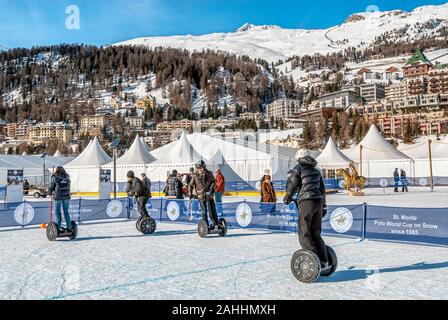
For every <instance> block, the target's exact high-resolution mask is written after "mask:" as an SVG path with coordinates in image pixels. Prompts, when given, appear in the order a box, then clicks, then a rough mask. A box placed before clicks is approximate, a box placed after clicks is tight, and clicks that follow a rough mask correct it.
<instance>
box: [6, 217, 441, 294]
mask: <svg viewBox="0 0 448 320" xmlns="http://www.w3.org/2000/svg"><path fill="white" fill-rule="evenodd" d="M325 240H326V241H327V243H328V244H329V245H331V246H332V247H333V248H334V249H335V251H336V253H337V255H338V259H339V267H338V271H337V272H336V273H335V274H334V275H333V276H331V277H329V278H321V279H320V280H319V281H318V282H317V283H314V284H303V283H300V282H298V281H297V280H296V279H295V278H294V277H293V275H292V274H291V271H290V259H291V256H292V254H293V252H294V251H296V250H298V248H299V244H298V240H297V236H296V235H295V234H292V233H281V232H272V231H263V230H243V229H232V230H229V233H228V236H227V237H225V238H219V237H210V238H208V239H201V238H199V236H198V235H197V232H196V226H195V225H186V224H167V223H160V224H159V226H158V230H157V231H156V233H155V234H154V235H152V236H143V235H140V234H139V233H138V232H137V230H136V229H135V222H134V221H120V222H110V223H103V224H82V225H80V227H79V237H78V239H77V240H75V241H68V240H59V241H56V242H49V241H48V240H47V239H46V236H45V231H44V230H41V229H25V230H20V231H5V232H0V243H2V245H1V246H0V255H1V257H2V259H1V260H0V299H254V300H259V299H443V298H446V297H447V296H448V288H447V287H446V279H447V277H448V249H447V248H440V247H430V246H420V245H410V244H397V243H387V242H376V241H361V242H360V241H358V240H356V239H350V238H336V237H326V238H325Z"/></svg>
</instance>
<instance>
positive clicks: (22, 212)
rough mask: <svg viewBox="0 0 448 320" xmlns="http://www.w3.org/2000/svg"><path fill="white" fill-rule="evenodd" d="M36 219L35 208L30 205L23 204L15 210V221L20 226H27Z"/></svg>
mask: <svg viewBox="0 0 448 320" xmlns="http://www.w3.org/2000/svg"><path fill="white" fill-rule="evenodd" d="M33 218H34V208H33V206H31V205H30V204H29V203H26V202H25V203H22V204H21V205H19V206H18V207H17V208H16V209H15V210H14V219H15V220H16V221H17V223H18V224H20V225H22V226H25V225H27V224H28V223H30V222H31V220H33Z"/></svg>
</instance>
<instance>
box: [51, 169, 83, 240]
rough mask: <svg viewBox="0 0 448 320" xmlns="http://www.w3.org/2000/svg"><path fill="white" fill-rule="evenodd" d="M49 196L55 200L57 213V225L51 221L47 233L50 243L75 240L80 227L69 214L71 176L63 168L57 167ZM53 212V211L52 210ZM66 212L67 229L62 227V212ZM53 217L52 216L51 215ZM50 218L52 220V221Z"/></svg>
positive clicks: (52, 177)
mask: <svg viewBox="0 0 448 320" xmlns="http://www.w3.org/2000/svg"><path fill="white" fill-rule="evenodd" d="M48 194H50V195H52V201H53V199H54V202H55V203H54V206H55V212H56V223H55V222H53V221H50V223H49V224H48V225H47V228H46V233H47V238H48V240H50V241H54V240H56V239H57V238H65V237H67V238H69V239H70V240H73V239H75V238H76V237H77V235H78V227H77V225H76V223H75V221H72V219H71V217H70V213H69V207H70V198H71V193H70V176H69V175H68V174H67V172H66V171H65V170H64V168H63V167H57V168H56V172H55V173H54V174H53V175H52V176H51V182H50V188H49V189H48ZM51 210H52V209H51ZM61 210H62V211H63V212H64V219H65V228H64V227H62V212H61ZM50 216H51V217H52V215H50ZM51 217H50V220H51Z"/></svg>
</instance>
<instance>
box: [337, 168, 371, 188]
mask: <svg viewBox="0 0 448 320" xmlns="http://www.w3.org/2000/svg"><path fill="white" fill-rule="evenodd" d="M350 171H351V172H350ZM350 171H349V170H346V169H337V170H336V174H337V175H338V176H342V177H343V178H344V183H343V185H342V186H343V187H344V189H345V190H348V191H354V192H359V191H361V190H362V189H364V188H365V186H366V182H367V178H366V177H363V176H360V175H359V174H358V170H356V168H355V165H354V163H353V162H350Z"/></svg>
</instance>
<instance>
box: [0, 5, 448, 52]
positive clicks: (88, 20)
mask: <svg viewBox="0 0 448 320" xmlns="http://www.w3.org/2000/svg"><path fill="white" fill-rule="evenodd" d="M445 2H447V0H443V1H437V0H432V1H425V0H412V1H409V0H371V1H365V0H306V1H302V0H182V1H181V0H0V44H2V45H4V46H6V47H8V48H13V47H31V46H34V45H47V44H58V43H86V44H95V45H106V44H110V43H114V42H118V41H122V40H127V39H131V38H135V37H142V36H154V35H176V34H193V35H197V34H205V33H211V32H229V31H233V30H235V29H236V28H238V27H239V26H241V25H242V24H244V23H245V22H251V23H253V24H277V25H279V26H281V27H284V28H326V27H329V26H333V25H336V24H339V23H340V22H342V21H343V20H344V19H345V18H346V17H347V16H348V15H350V14H352V13H355V12H362V11H366V9H367V8H368V7H369V6H372V5H373V6H376V7H378V8H379V9H380V10H381V11H387V10H392V9H402V10H412V9H413V8H415V7H418V6H421V5H428V4H434V5H435V4H442V3H445ZM69 5H76V6H77V7H78V8H79V10H80V28H79V29H75V30H68V29H67V28H66V19H67V17H68V15H67V14H66V8H67V6H69Z"/></svg>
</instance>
